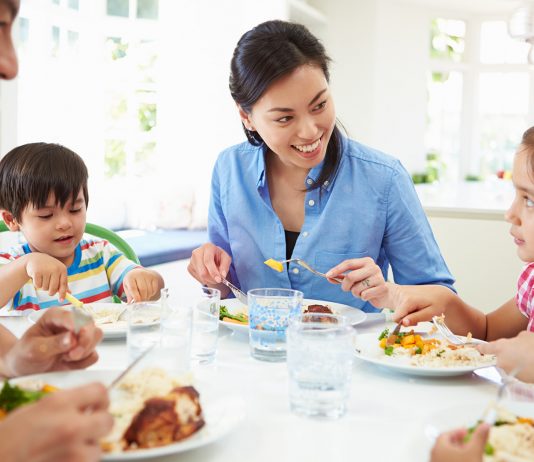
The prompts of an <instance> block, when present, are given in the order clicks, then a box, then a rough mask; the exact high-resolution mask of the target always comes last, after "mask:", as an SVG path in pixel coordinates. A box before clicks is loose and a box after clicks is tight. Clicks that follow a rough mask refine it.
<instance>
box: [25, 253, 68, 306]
mask: <svg viewBox="0 0 534 462" xmlns="http://www.w3.org/2000/svg"><path fill="white" fill-rule="evenodd" d="M26 274H27V275H28V277H29V278H31V279H32V281H33V285H34V286H35V287H36V288H37V289H41V290H47V291H48V295H55V294H58V295H59V301H60V302H62V301H63V300H64V299H65V294H66V293H67V291H68V290H69V286H68V279H67V267H66V266H65V265H64V264H63V263H61V262H60V261H59V260H58V259H57V258H54V257H51V256H50V255H46V254H44V253H38V252H34V253H31V254H29V255H27V261H26Z"/></svg>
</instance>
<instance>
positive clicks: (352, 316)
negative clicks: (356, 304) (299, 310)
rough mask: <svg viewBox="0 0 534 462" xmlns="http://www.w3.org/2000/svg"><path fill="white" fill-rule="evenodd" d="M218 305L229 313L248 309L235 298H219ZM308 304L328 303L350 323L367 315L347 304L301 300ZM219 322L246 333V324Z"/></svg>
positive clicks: (304, 304) (356, 321)
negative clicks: (224, 307)
mask: <svg viewBox="0 0 534 462" xmlns="http://www.w3.org/2000/svg"><path fill="white" fill-rule="evenodd" d="M219 305H222V306H226V308H227V309H228V311H229V312H230V313H238V312H240V311H243V310H245V311H248V307H244V306H243V304H242V303H241V302H240V301H239V300H237V299H236V298H228V299H225V300H221V301H220V303H219ZM308 305H328V306H329V307H330V308H331V309H332V311H333V312H334V313H335V314H340V315H343V316H346V317H347V318H348V319H349V322H350V323H351V324H352V325H355V324H360V323H361V322H363V321H365V318H366V317H367V315H366V314H365V313H364V312H363V311H362V310H360V309H358V308H353V307H351V306H348V305H342V304H341V303H335V302H326V301H324V300H312V299H309V298H305V299H304V300H303V301H302V306H303V307H304V306H308ZM221 324H222V325H223V326H225V327H228V328H229V329H232V330H234V331H236V332H242V333H248V324H237V323H234V322H228V321H221Z"/></svg>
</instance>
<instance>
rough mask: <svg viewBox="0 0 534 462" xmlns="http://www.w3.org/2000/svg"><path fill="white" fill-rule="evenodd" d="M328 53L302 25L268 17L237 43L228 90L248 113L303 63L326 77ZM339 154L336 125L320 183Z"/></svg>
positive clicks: (250, 135)
mask: <svg viewBox="0 0 534 462" xmlns="http://www.w3.org/2000/svg"><path fill="white" fill-rule="evenodd" d="M329 63H330V58H329V57H328V56H327V54H326V51H325V49H324V46H323V45H322V44H321V42H320V41H319V40H318V39H317V38H316V37H315V36H314V35H313V34H312V33H311V32H310V31H309V30H308V29H307V28H306V27H304V26H303V25H301V24H295V23H290V22H285V21H279V20H276V21H267V22H264V23H262V24H259V25H258V26H256V27H255V28H254V29H251V30H249V31H248V32H246V33H245V34H244V35H243V36H242V37H241V38H240V39H239V42H238V43H237V46H236V48H235V50H234V55H233V57H232V62H231V71H230V93H231V94H232V98H233V99H234V101H235V102H236V103H237V104H239V106H241V108H242V109H243V110H244V111H245V112H247V113H250V111H251V110H252V106H254V104H255V103H256V102H257V101H258V100H259V99H260V98H261V96H262V95H263V94H264V93H265V91H266V90H267V89H268V88H269V86H270V85H271V84H273V83H274V82H275V81H276V80H278V79H279V78H281V77H283V76H285V75H288V74H290V73H291V72H293V71H294V70H295V69H297V68H298V67H300V66H303V65H305V64H311V65H314V66H318V67H320V68H321V69H322V70H323V72H324V75H325V77H326V80H327V81H328V80H329V77H330V75H329V72H328V64H329ZM243 130H244V131H245V135H246V136H247V139H248V141H249V143H251V144H252V145H254V146H261V145H262V144H264V141H263V139H262V138H261V136H260V135H259V133H258V132H256V131H251V130H247V129H246V128H245V126H244V125H243ZM340 158H341V133H340V131H339V128H338V127H337V126H336V127H334V130H333V132H332V136H331V137H330V141H329V142H328V146H327V148H326V155H325V160H324V164H323V168H322V169H321V173H320V175H319V178H318V179H317V182H316V183H315V184H314V185H312V187H311V188H310V189H315V188H318V187H320V185H322V184H323V183H324V181H325V180H330V179H331V177H333V176H334V175H335V172H336V170H337V168H338V165H339V161H340Z"/></svg>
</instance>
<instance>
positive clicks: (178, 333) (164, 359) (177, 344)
mask: <svg viewBox="0 0 534 462" xmlns="http://www.w3.org/2000/svg"><path fill="white" fill-rule="evenodd" d="M160 301H161V307H162V315H161V341H160V346H159V348H158V350H157V352H156V354H157V361H156V362H157V364H158V365H160V366H161V367H163V368H165V369H166V370H170V371H174V372H177V373H183V372H186V371H189V370H190V368H191V336H192V327H193V311H192V308H191V306H190V304H189V303H185V302H184V301H183V300H182V299H181V298H180V297H178V296H177V294H173V293H170V291H169V289H167V288H164V289H162V290H161V299H160Z"/></svg>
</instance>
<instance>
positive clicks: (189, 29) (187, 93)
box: [158, 0, 287, 224]
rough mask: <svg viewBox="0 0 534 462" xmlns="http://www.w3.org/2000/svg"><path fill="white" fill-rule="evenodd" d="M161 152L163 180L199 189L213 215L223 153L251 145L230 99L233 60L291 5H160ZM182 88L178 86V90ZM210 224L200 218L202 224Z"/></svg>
mask: <svg viewBox="0 0 534 462" xmlns="http://www.w3.org/2000/svg"><path fill="white" fill-rule="evenodd" d="M160 8H161V12H160V18H161V20H160V23H161V41H162V43H164V44H167V48H166V49H162V50H161V53H160V57H161V62H160V66H161V67H160V76H159V79H160V82H161V87H160V92H159V97H160V101H159V102H158V111H159V114H158V120H159V121H160V124H159V130H160V132H159V133H160V135H159V137H160V140H159V142H158V144H159V146H158V149H159V152H160V153H162V155H164V156H165V157H166V158H167V163H166V164H165V165H164V166H163V167H164V169H163V171H162V172H161V173H162V175H163V176H170V177H172V179H173V181H174V182H175V184H182V185H183V186H186V185H192V186H193V187H194V188H195V191H196V200H197V201H198V202H199V204H198V206H197V207H196V210H197V211H198V212H200V213H199V214H200V215H202V212H204V213H206V214H207V206H208V200H209V185H210V179H211V171H212V167H213V164H214V162H215V159H216V157H217V155H218V154H219V153H220V151H222V150H223V149H224V148H226V147H228V146H230V145H233V144H236V143H240V142H243V141H245V135H244V133H243V131H242V129H241V122H240V119H239V116H238V113H237V110H236V107H235V104H234V102H233V100H232V98H231V96H230V91H229V89H228V78H229V74H230V60H231V58H232V53H233V51H234V48H235V46H236V44H237V42H238V40H239V37H241V35H242V34H243V33H245V32H246V31H247V30H249V29H251V28H252V27H254V26H255V25H257V24H259V23H260V22H263V21H266V20H268V19H274V18H280V19H283V18H286V17H287V4H286V1H285V0H270V1H269V2H264V1H262V0H220V1H216V2H214V1H210V0H196V1H194V2H176V1H173V0H166V1H161V2H160ZM178 82H179V84H178ZM202 220H204V221H205V216H198V217H196V221H197V224H201V223H200V221H202Z"/></svg>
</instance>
